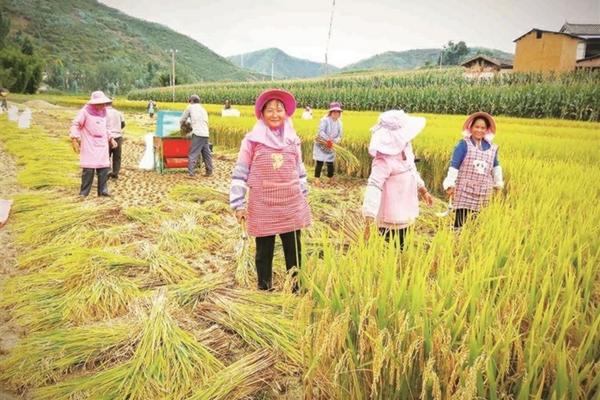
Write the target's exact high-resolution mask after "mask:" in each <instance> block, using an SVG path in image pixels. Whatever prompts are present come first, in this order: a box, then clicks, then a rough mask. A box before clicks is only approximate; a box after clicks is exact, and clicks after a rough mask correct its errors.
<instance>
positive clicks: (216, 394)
mask: <svg viewBox="0 0 600 400" xmlns="http://www.w3.org/2000/svg"><path fill="white" fill-rule="evenodd" d="M276 360H277V357H276V356H275V354H274V353H273V352H272V351H270V350H265V349H263V350H257V351H255V352H253V353H251V354H248V355H247V356H245V357H243V358H241V359H240V360H238V361H236V362H235V363H233V364H231V365H229V366H227V367H226V368H225V369H223V370H222V371H219V372H218V373H217V374H216V375H214V376H212V377H211V379H210V382H209V383H207V384H205V385H203V386H202V387H201V388H200V389H199V390H197V391H196V392H194V394H193V395H192V396H191V397H190V398H189V400H241V399H247V398H249V397H251V396H252V395H254V394H255V393H256V392H258V391H259V390H261V389H262V388H263V387H264V386H265V385H266V384H268V382H271V381H272V380H273V378H274V377H275V368H274V367H275V362H276Z"/></svg>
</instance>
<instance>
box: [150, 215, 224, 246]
mask: <svg viewBox="0 0 600 400" xmlns="http://www.w3.org/2000/svg"><path fill="white" fill-rule="evenodd" d="M158 244H159V246H160V248H161V249H163V250H165V251H171V252H174V253H176V254H180V255H183V256H185V255H194V254H197V253H198V252H200V251H203V250H204V251H207V250H211V249H216V248H218V247H219V246H220V245H221V244H222V238H221V235H219V234H218V233H217V232H215V231H213V230H210V229H206V228H205V227H202V226H200V225H198V223H197V222H196V218H195V217H194V216H191V215H186V216H184V218H183V219H182V220H178V221H173V220H169V221H164V222H163V223H162V225H161V232H160V237H159V239H158Z"/></svg>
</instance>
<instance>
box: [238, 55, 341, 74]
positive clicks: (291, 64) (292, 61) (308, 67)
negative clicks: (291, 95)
mask: <svg viewBox="0 0 600 400" xmlns="http://www.w3.org/2000/svg"><path fill="white" fill-rule="evenodd" d="M227 59H228V60H229V61H231V62H232V63H234V64H235V65H237V66H240V67H243V68H246V69H248V70H251V71H254V72H258V73H261V74H265V75H268V76H271V68H272V70H273V77H274V78H277V79H281V78H311V77H315V76H320V75H324V74H325V73H326V71H325V64H324V63H318V62H314V61H309V60H305V59H302V58H296V57H292V56H290V55H289V54H286V53H284V52H283V51H281V50H279V49H276V48H270V49H263V50H257V51H253V52H251V53H244V54H238V55H235V56H230V57H227ZM338 71H339V68H337V67H335V66H333V65H329V66H328V72H329V73H335V72H338Z"/></svg>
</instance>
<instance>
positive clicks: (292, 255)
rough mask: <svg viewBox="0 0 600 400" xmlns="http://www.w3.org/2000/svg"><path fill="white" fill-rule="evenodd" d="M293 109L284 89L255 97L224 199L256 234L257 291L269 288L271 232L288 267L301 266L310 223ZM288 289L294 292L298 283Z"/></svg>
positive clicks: (271, 262)
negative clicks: (252, 121) (252, 118)
mask: <svg viewBox="0 0 600 400" xmlns="http://www.w3.org/2000/svg"><path fill="white" fill-rule="evenodd" d="M295 109H296V100H295V98H294V96H293V95H292V94H291V93H289V92H286V91H284V90H278V89H270V90H266V91H264V92H263V93H261V94H260V95H259V96H258V98H257V99H256V102H255V105H254V113H255V115H256V118H257V121H256V124H255V125H254V128H252V130H251V131H250V132H248V133H247V134H246V136H245V137H244V139H243V140H242V144H241V147H240V153H239V155H238V159H237V163H236V165H235V167H234V170H233V174H232V181H231V189H230V192H229V203H230V206H231V208H232V209H233V210H234V212H235V216H236V218H237V220H238V222H240V223H241V224H242V225H243V224H246V223H247V229H248V234H249V235H250V236H254V237H255V238H256V256H255V261H256V272H257V275H258V288H259V289H260V290H270V289H271V287H272V274H273V251H274V246H275V236H276V235H279V237H280V238H281V243H282V245H283V253H284V256H285V265H286V268H287V270H288V271H290V270H291V269H292V268H300V266H301V261H302V249H301V243H300V235H301V229H302V228H306V227H308V226H309V225H310V223H311V214H310V208H309V206H308V202H307V200H306V197H307V195H308V183H307V177H306V170H305V168H304V163H303V162H302V153H301V148H300V138H299V137H298V135H297V134H296V131H295V130H294V128H293V126H292V123H291V116H292V115H293V114H294V111H295ZM247 192H249V193H248V202H247V204H246V194H247ZM295 275H296V271H294V272H293V277H295ZM293 290H294V291H297V290H298V283H297V282H295V283H294V287H293Z"/></svg>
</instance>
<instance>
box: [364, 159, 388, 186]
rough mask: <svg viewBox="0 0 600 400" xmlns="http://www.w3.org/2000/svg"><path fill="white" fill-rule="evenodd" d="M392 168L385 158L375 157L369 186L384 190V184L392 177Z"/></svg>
mask: <svg viewBox="0 0 600 400" xmlns="http://www.w3.org/2000/svg"><path fill="white" fill-rule="evenodd" d="M390 174H391V171H390V166H389V165H388V163H387V162H386V160H385V158H383V157H375V158H374V159H373V163H372V164H371V175H369V180H368V184H369V185H372V186H375V187H377V188H379V189H380V190H383V184H384V183H385V181H386V180H387V178H388V177H389V176H390Z"/></svg>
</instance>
